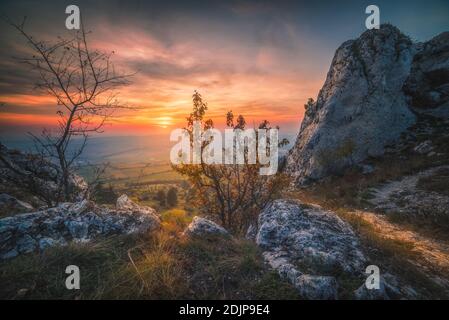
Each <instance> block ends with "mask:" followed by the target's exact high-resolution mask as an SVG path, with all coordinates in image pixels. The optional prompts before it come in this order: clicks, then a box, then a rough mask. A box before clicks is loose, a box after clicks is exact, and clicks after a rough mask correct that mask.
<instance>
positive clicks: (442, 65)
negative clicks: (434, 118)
mask: <svg viewBox="0 0 449 320" xmlns="http://www.w3.org/2000/svg"><path fill="white" fill-rule="evenodd" d="M403 89H404V92H405V93H406V94H407V96H408V97H409V100H410V101H409V102H410V105H411V106H412V107H415V108H419V109H432V108H440V107H443V108H444V107H445V108H446V109H447V108H448V107H449V32H444V33H442V34H440V35H438V36H436V37H434V38H433V39H432V40H430V41H427V42H426V43H423V44H421V45H420V50H419V52H418V53H417V54H416V55H415V56H414V58H413V64H412V68H411V72H410V75H409V77H408V78H407V81H406V82H405V84H404V88H403Z"/></svg>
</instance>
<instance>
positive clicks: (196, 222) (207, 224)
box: [184, 216, 229, 236]
mask: <svg viewBox="0 0 449 320" xmlns="http://www.w3.org/2000/svg"><path fill="white" fill-rule="evenodd" d="M184 235H186V236H207V235H220V236H227V235H229V233H228V231H226V229H224V228H223V227H221V226H219V225H218V224H216V223H215V222H213V221H210V220H208V219H205V218H202V217H198V216H195V217H193V220H192V222H191V223H190V224H189V225H188V226H187V228H186V230H184Z"/></svg>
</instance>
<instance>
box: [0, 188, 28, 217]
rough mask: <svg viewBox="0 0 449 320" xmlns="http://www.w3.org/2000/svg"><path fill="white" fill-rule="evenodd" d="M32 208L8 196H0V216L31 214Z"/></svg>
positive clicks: (3, 194)
mask: <svg viewBox="0 0 449 320" xmlns="http://www.w3.org/2000/svg"><path fill="white" fill-rule="evenodd" d="M33 210H34V208H33V206H32V205H31V204H29V203H27V202H24V201H20V200H18V199H16V198H14V197H13V196H10V195H9V194H6V193H2V194H0V215H10V214H16V213H25V212H31V211H33Z"/></svg>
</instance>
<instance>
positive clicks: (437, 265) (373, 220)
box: [355, 211, 449, 288]
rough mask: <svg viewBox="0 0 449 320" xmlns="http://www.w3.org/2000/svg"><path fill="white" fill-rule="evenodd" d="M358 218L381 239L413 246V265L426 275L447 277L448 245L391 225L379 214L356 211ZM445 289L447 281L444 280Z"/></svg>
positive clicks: (448, 285)
mask: <svg viewBox="0 0 449 320" xmlns="http://www.w3.org/2000/svg"><path fill="white" fill-rule="evenodd" d="M355 213H356V214H359V217H360V218H362V219H363V220H365V221H366V222H368V223H369V224H371V225H372V226H374V227H375V228H376V229H377V230H379V232H380V233H381V234H382V237H384V238H385V239H390V240H398V241H404V242H408V243H412V244H413V249H412V250H413V251H414V252H416V253H418V254H419V255H418V257H419V259H416V260H414V261H413V264H415V265H417V266H419V267H420V268H421V269H423V270H425V271H426V273H431V274H435V273H437V274H440V275H446V277H449V244H448V243H444V242H441V241H436V240H433V239H429V238H427V237H424V236H422V235H420V234H418V233H416V232H413V231H410V230H405V229H403V228H401V227H400V226H399V225H397V224H393V223H391V222H389V221H387V219H386V218H385V217H384V216H382V215H379V214H376V213H373V212H368V211H356V212H355ZM445 283H446V285H447V288H449V281H448V280H445Z"/></svg>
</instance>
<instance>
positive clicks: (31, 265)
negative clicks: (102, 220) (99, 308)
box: [0, 209, 297, 299]
mask: <svg viewBox="0 0 449 320" xmlns="http://www.w3.org/2000/svg"><path fill="white" fill-rule="evenodd" d="M162 219H163V224H162V230H161V231H160V232H157V233H155V234H152V235H143V236H126V237H125V236H123V237H115V238H109V239H104V240H100V241H96V242H94V243H90V244H72V245H70V246H68V247H62V248H53V249H49V250H47V251H46V252H44V253H42V254H30V255H26V256H21V257H18V258H16V259H13V260H10V261H7V262H2V264H1V265H0V283H1V286H0V298H2V299H50V298H53V299H116V298H121V299H182V298H193V299H295V298H297V294H296V291H295V289H294V288H293V287H292V286H290V285H289V284H287V283H285V282H283V281H281V280H280V279H279V277H278V275H277V274H275V273H273V272H272V271H270V270H268V269H267V267H266V265H265V264H264V262H263V259H262V256H261V254H260V252H259V249H258V248H257V246H256V245H255V244H254V243H251V242H249V241H247V240H244V239H237V238H214V239H210V238H209V239H208V238H202V239H186V238H184V237H182V236H181V230H183V229H184V228H185V226H186V225H187V223H188V222H189V221H190V219H191V217H190V215H188V214H186V212H185V211H183V210H181V209H172V210H170V211H166V212H163V214H162ZM71 264H74V265H77V266H79V267H80V273H81V289H80V290H67V289H66V288H65V285H64V283H65V278H66V276H67V275H66V274H65V273H64V270H65V268H66V266H68V265H71Z"/></svg>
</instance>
